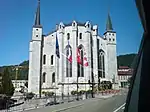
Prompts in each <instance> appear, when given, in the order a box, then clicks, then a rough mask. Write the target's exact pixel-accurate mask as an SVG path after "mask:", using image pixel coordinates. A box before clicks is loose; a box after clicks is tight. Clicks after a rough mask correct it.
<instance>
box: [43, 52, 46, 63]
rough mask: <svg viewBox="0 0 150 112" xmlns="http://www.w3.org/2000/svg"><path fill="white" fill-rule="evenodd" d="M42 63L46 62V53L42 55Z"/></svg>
mask: <svg viewBox="0 0 150 112" xmlns="http://www.w3.org/2000/svg"><path fill="white" fill-rule="evenodd" d="M43 64H46V55H45V54H44V55H43Z"/></svg>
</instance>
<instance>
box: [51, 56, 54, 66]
mask: <svg viewBox="0 0 150 112" xmlns="http://www.w3.org/2000/svg"><path fill="white" fill-rule="evenodd" d="M53 64H54V55H51V65H53Z"/></svg>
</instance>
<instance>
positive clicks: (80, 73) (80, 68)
mask: <svg viewBox="0 0 150 112" xmlns="http://www.w3.org/2000/svg"><path fill="white" fill-rule="evenodd" d="M78 48H79V54H80V57H81V64H79V63H77V71H78V77H84V67H83V65H84V61H83V56H84V52H83V46H82V45H80V46H79V47H78Z"/></svg>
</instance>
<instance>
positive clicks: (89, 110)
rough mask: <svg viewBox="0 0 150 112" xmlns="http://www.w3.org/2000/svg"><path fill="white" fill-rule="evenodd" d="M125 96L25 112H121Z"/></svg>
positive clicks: (89, 100) (123, 94)
mask: <svg viewBox="0 0 150 112" xmlns="http://www.w3.org/2000/svg"><path fill="white" fill-rule="evenodd" d="M125 101H126V94H125V93H121V94H119V95H116V96H113V97H110V98H94V99H88V100H84V101H76V102H71V103H65V104H60V105H55V106H49V107H44V108H38V109H34V110H28V111H26V112H123V110H124V105H125Z"/></svg>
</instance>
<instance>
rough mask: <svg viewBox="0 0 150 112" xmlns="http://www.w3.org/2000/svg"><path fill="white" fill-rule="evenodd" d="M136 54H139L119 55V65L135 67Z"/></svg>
mask: <svg viewBox="0 0 150 112" xmlns="http://www.w3.org/2000/svg"><path fill="white" fill-rule="evenodd" d="M136 56H137V54H126V55H120V56H117V62H118V67H119V66H128V67H133V66H134V64H135V58H136Z"/></svg>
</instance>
